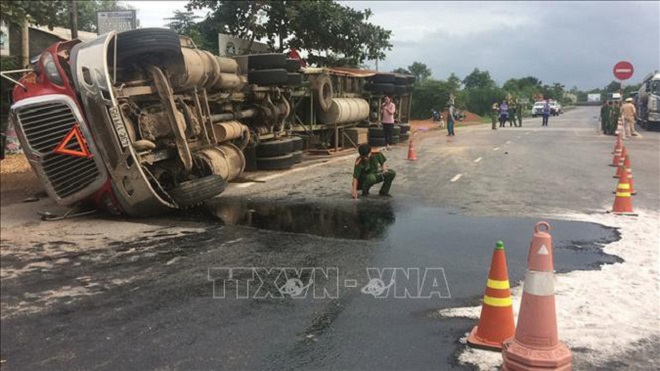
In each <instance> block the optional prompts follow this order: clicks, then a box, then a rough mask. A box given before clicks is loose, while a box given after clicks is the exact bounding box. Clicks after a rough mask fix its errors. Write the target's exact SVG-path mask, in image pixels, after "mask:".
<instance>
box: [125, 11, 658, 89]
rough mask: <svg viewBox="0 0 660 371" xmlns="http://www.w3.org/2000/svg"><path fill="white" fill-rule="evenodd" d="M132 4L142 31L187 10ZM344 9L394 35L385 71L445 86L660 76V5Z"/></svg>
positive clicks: (582, 83)
mask: <svg viewBox="0 0 660 371" xmlns="http://www.w3.org/2000/svg"><path fill="white" fill-rule="evenodd" d="M124 2H125V3H127V4H130V5H132V6H133V7H135V8H136V9H138V18H139V19H140V23H141V25H142V27H162V26H164V24H166V23H167V21H165V20H164V19H163V18H167V17H171V15H172V13H173V12H174V10H177V9H180V10H184V7H185V4H187V1H124ZM344 3H345V4H346V5H349V6H351V7H353V8H355V9H366V8H371V10H372V11H373V13H374V15H373V17H372V18H371V21H372V22H373V23H375V24H378V25H380V26H382V27H384V28H386V29H389V30H392V38H391V42H392V44H393V48H392V50H391V51H389V52H388V53H387V58H386V59H385V61H380V62H379V66H378V67H379V70H381V71H389V70H393V69H395V68H397V67H406V66H409V65H410V64H412V62H414V61H419V62H423V63H426V65H427V66H429V68H431V70H432V71H433V76H434V77H436V78H439V79H446V78H447V77H448V76H449V74H450V73H452V72H454V73H456V74H457V75H458V76H459V77H460V78H463V77H465V76H466V75H467V74H469V73H470V72H471V71H472V70H473V69H474V68H475V67H477V68H479V69H481V70H488V71H489V72H490V74H491V76H492V77H493V78H494V79H495V80H496V81H497V82H498V83H500V84H502V83H504V82H505V81H506V80H507V79H509V78H512V77H514V78H519V77H524V76H529V75H531V76H535V77H537V78H539V79H541V80H542V81H543V82H544V83H547V84H551V83H554V82H560V83H562V84H564V85H566V87H567V88H568V89H570V88H571V87H572V86H574V85H575V86H577V87H578V88H580V89H588V88H594V87H603V86H605V85H607V84H608V83H609V82H610V81H612V80H614V76H613V75H612V68H613V67H614V64H615V63H616V62H618V61H620V60H628V61H630V62H631V63H632V64H633V66H634V67H635V75H634V76H633V78H632V79H631V80H628V82H629V83H638V82H639V81H641V79H642V78H643V77H644V76H645V75H646V74H648V73H649V72H651V71H652V70H654V69H660V1H647V2H630V1H625V2H616V1H602V2H595V1H590V2H563V1H562V2H442V1H428V2H423V1H414V2H405V1H345V2H344ZM198 14H200V15H203V14H205V12H203V11H201V12H198ZM372 66H373V64H372Z"/></svg>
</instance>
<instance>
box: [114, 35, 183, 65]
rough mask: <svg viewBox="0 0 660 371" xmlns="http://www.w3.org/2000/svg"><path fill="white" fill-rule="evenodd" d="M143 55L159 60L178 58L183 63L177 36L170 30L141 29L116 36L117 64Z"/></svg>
mask: <svg viewBox="0 0 660 371" xmlns="http://www.w3.org/2000/svg"><path fill="white" fill-rule="evenodd" d="M145 54H149V55H158V57H159V58H161V60H168V59H172V58H179V59H180V62H181V63H183V54H182V53H181V41H179V35H178V34H177V33H176V32H174V31H172V30H170V29H166V28H141V29H137V30H130V31H124V32H120V33H119V34H117V63H121V62H123V61H125V60H127V59H130V58H135V57H137V56H141V55H145Z"/></svg>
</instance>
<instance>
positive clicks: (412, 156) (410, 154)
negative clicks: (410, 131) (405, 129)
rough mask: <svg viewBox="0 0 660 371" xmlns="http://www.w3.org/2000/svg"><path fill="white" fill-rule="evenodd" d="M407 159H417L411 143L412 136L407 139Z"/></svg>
mask: <svg viewBox="0 0 660 371" xmlns="http://www.w3.org/2000/svg"><path fill="white" fill-rule="evenodd" d="M408 160H410V161H417V154H416V153H415V146H414V145H413V139H412V138H410V140H409V141H408Z"/></svg>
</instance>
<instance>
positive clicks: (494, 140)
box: [0, 109, 658, 370]
mask: <svg viewBox="0 0 660 371" xmlns="http://www.w3.org/2000/svg"><path fill="white" fill-rule="evenodd" d="M594 112H595V111H594ZM585 113H586V114H585ZM590 113H591V111H589V109H579V110H578V111H577V112H576V111H573V112H570V113H567V114H566V115H565V116H564V117H560V118H559V119H555V120H557V121H556V122H557V123H558V128H557V129H561V128H562V126H561V124H562V122H563V125H565V126H564V128H566V127H570V128H573V127H576V129H575V130H573V129H569V130H554V131H553V130H548V131H546V132H544V133H543V134H541V135H543V137H541V135H539V134H538V133H537V132H536V131H535V130H531V129H530V132H531V133H533V134H529V135H525V134H524V131H523V132H519V133H516V132H513V129H511V131H507V130H503V131H501V132H499V131H498V132H497V134H494V135H493V134H491V133H490V132H486V131H485V130H482V129H477V130H475V131H474V133H470V132H468V131H466V132H465V133H464V136H463V137H461V136H460V135H461V134H462V132H461V131H460V130H459V131H458V134H459V136H458V138H459V139H457V140H456V141H454V142H453V143H446V142H445V139H444V138H435V139H434V138H429V139H425V141H426V143H427V145H421V146H420V149H419V152H418V155H419V156H420V159H422V160H420V161H418V162H417V163H414V164H410V165H411V166H410V167H409V168H405V169H404V168H402V167H403V166H405V165H407V164H406V163H405V162H401V161H400V160H397V159H396V158H395V156H396V154H395V152H394V151H393V152H392V154H391V155H389V154H388V157H390V159H391V162H392V163H393V164H396V165H398V168H397V170H398V172H399V174H400V176H399V178H398V180H397V182H395V186H396V187H398V188H395V190H396V191H398V192H399V195H397V198H395V199H394V200H381V199H379V198H377V197H376V198H369V199H363V200H359V201H358V202H353V201H350V200H346V199H345V197H344V196H345V194H346V188H347V187H346V186H345V185H344V184H342V183H341V182H334V183H333V182H327V183H323V184H322V185H318V184H319V183H316V184H314V185H310V183H309V182H308V181H307V179H308V177H311V176H314V174H312V172H304V173H299V174H298V175H297V178H296V179H297V182H296V184H295V185H293V186H289V187H287V189H286V190H282V189H281V188H280V189H278V190H274V191H266V190H263V189H265V188H268V187H273V186H274V185H277V184H279V183H278V182H289V183H290V181H291V179H290V178H289V179H288V180H286V181H285V180H284V179H280V180H274V181H273V182H270V184H263V185H262V184H257V185H255V186H254V188H245V189H243V191H244V192H246V193H247V192H249V193H250V195H251V196H250V197H249V198H248V197H245V196H242V195H241V194H240V191H239V190H236V189H234V190H230V192H228V194H227V195H226V197H225V198H224V199H222V200H220V201H219V204H213V205H210V206H209V207H208V210H193V211H191V212H189V213H187V214H185V215H180V216H176V217H174V216H173V217H172V218H170V219H169V220H167V221H163V220H162V219H159V220H153V221H151V222H149V223H151V224H153V228H152V229H150V230H148V231H145V233H143V235H142V236H133V237H132V238H129V239H125V240H112V239H107V238H104V239H99V240H98V245H97V246H96V248H94V249H90V250H80V251H78V250H76V249H75V243H74V242H70V241H59V242H57V241H51V242H50V244H49V245H48V246H44V245H43V244H41V245H40V244H33V245H26V246H20V248H21V249H22V250H24V251H25V252H34V253H37V254H38V253H39V252H40V251H45V250H48V251H62V252H61V253H58V254H57V255H56V256H48V255H46V256H43V255H42V256H39V257H36V258H35V257H32V258H24V257H22V256H19V255H16V256H12V255H9V256H5V257H3V259H2V262H1V267H2V269H3V270H9V269H18V268H21V267H24V266H25V265H26V264H28V263H38V262H40V261H48V260H54V259H55V258H57V259H64V260H61V261H62V263H61V264H55V265H51V266H48V267H47V268H43V269H37V270H29V271H27V272H24V273H22V274H20V275H18V276H17V277H15V278H10V279H3V281H2V304H3V312H5V313H3V317H2V321H1V322H0V326H1V328H0V330H1V333H0V340H1V342H2V344H1V347H0V353H1V358H2V359H3V360H5V361H6V362H4V363H2V364H1V365H0V367H2V369H3V370H4V369H26V370H27V369H30V370H33V369H49V370H50V369H92V368H95V369H209V368H214V369H216V368H217V369H301V368H311V369H438V368H439V369H446V368H451V367H456V368H461V367H463V366H459V365H456V364H455V358H454V354H456V352H458V351H459V350H460V349H461V348H462V347H463V345H461V344H459V343H458V342H457V340H458V338H459V337H460V336H461V335H462V334H463V333H465V332H467V331H469V330H470V329H471V327H472V326H473V325H474V324H475V323H474V322H473V321H472V320H466V319H442V318H440V317H439V316H438V315H437V313H436V312H437V310H439V309H442V308H448V307H459V306H465V305H477V304H478V303H479V300H480V298H481V296H482V295H483V290H484V285H485V281H486V278H487V273H488V266H489V264H490V257H491V254H492V248H493V245H494V243H495V241H497V240H504V242H505V243H506V247H507V250H506V252H507V258H508V264H509V274H510V280H511V281H512V284H513V285H515V284H516V283H517V282H518V281H520V280H521V279H522V278H523V275H524V272H525V267H526V266H525V262H526V257H527V248H528V246H529V241H530V238H531V236H532V230H533V226H534V223H536V222H537V221H538V220H539V218H538V215H547V214H552V213H553V212H556V211H557V210H564V211H571V210H572V211H575V212H590V211H593V210H595V209H598V208H600V205H601V204H603V205H604V204H607V203H610V202H611V201H607V200H608V199H609V200H611V188H612V187H611V184H610V183H611V181H610V179H609V178H605V180H604V181H599V182H595V183H594V182H593V180H595V179H603V176H602V175H601V173H603V174H604V173H605V172H609V171H610V169H612V168H608V167H605V170H603V169H601V168H597V167H596V163H598V162H600V161H601V160H600V158H599V157H598V156H600V155H598V156H597V155H596V154H583V153H582V152H581V151H586V150H587V149H589V153H592V152H597V151H598V150H601V149H605V148H609V147H611V146H610V145H609V144H606V143H611V140H610V138H609V137H607V138H602V137H595V138H594V137H593V136H589V135H588V134H587V131H586V130H585V128H588V127H589V126H588V125H590V124H589V122H587V120H582V121H580V120H581V119H580V117H587V116H589V115H590ZM562 120H564V121H562ZM523 129H525V128H523ZM551 129H553V121H551ZM594 131H595V129H594ZM582 134H584V137H581V136H582ZM654 134H655V133H651V135H654ZM517 136H521V138H520V139H517ZM523 137H524V138H525V139H522V138H523ZM528 138H529V139H528ZM651 138H653V137H651ZM656 138H657V137H656ZM645 139H647V140H648V138H647V137H645ZM507 140H508V141H510V142H511V143H509V144H506V141H507ZM580 142H582V144H580ZM430 143H433V144H438V146H437V147H435V146H433V145H430ZM451 146H454V147H451ZM506 146H510V147H511V148H512V149H509V148H507V147H506ZM643 146H648V148H649V149H648V150H653V149H654V148H655V147H654V146H657V142H653V141H652V140H650V141H649V142H648V143H647V142H642V144H640V145H639V147H638V148H637V150H638V151H639V152H642V151H644V150H646V149H643ZM496 147H501V149H499V150H493V148H496ZM568 148H570V150H569V149H568ZM640 148H641V149H640ZM395 151H396V150H395ZM500 151H501V152H500ZM545 151H552V152H554V153H555V154H556V156H548V155H547V153H546V152H545ZM504 152H509V154H511V155H514V154H515V155H516V156H519V157H515V158H516V160H502V158H504V156H509V154H504ZM538 152H541V153H540V154H539V153H538ZM585 153H586V152H585ZM447 154H450V156H447ZM535 154H538V155H539V156H540V158H536V157H535V156H536V155H535ZM422 156H423V157H422ZM496 156H502V157H496ZM562 156H563V157H566V158H570V157H573V158H579V161H578V163H577V164H576V163H575V162H570V161H560V160H561V159H560V160H558V159H557V158H561V157H562ZM580 156H581V157H580ZM609 156H610V155H609V153H607V155H606V156H605V157H609ZM478 157H482V160H481V161H480V162H477V163H475V162H474V160H475V159H476V158H478ZM656 157H657V152H656ZM424 159H426V160H424ZM493 159H500V161H504V162H500V163H499V164H500V165H499V166H495V165H493V164H497V162H490V163H488V161H493ZM348 161H349V162H350V161H351V159H348ZM654 161H657V158H656V159H653V158H649V157H645V158H644V159H643V160H640V162H641V163H642V165H640V167H642V168H643V166H648V167H650V168H651V170H653V169H652V167H653V166H655V165H656V163H654ZM482 162H483V163H487V164H488V165H487V166H482V167H476V166H473V165H475V164H479V163H482ZM606 162H607V161H606ZM541 163H545V164H546V168H545V169H546V170H547V173H548V176H547V177H546V176H545V175H539V174H537V171H540V170H539V166H540V164H541ZM342 166H343V165H342V163H341V162H339V163H337V165H336V166H335V167H332V166H327V167H326V168H325V169H323V171H325V172H326V175H327V174H330V175H334V174H344V173H345V172H346V170H345V169H344V168H343V167H342ZM433 167H435V168H436V169H439V170H438V171H435V172H431V171H429V169H430V168H433ZM558 168H565V169H566V171H567V172H566V174H568V176H565V175H562V174H563V173H560V172H558V171H557V170H558ZM585 168H586V169H587V170H585ZM466 169H467V170H466ZM580 169H582V170H580ZM468 170H469V171H468ZM656 170H657V169H656ZM319 173H321V174H323V172H322V171H321V170H318V171H317V173H316V176H319ZM456 174H463V175H462V176H461V177H460V179H458V180H457V181H455V182H451V181H450V179H452V178H453V177H455V175H456ZM496 174H499V177H500V178H501V179H505V180H504V181H501V182H500V183H496V179H497V176H496ZM349 176H350V175H349ZM424 177H425V178H424ZM576 177H577V178H579V179H575V178H576ZM639 178H640V179H641V180H639V181H638V184H639V186H638V188H639V189H640V196H638V197H639V198H638V199H639V203H640V204H644V205H646V206H647V207H654V205H657V202H658V201H657V197H658V196H657V193H656V194H655V195H654V194H652V192H649V191H653V189H654V187H656V185H657V180H655V182H656V183H654V180H652V179H651V178H652V171H649V172H646V173H644V174H641V175H640V176H639ZM647 178H648V180H646V179H647ZM544 179H545V181H544V182H542V181H541V180H544ZM636 179H637V178H636ZM415 180H417V181H415ZM563 182H565V183H568V185H569V187H566V186H565V185H561V183H563ZM584 184H586V185H584ZM551 186H559V187H560V188H558V190H557V192H549V191H547V188H548V187H551ZM305 187H308V188H305ZM310 187H313V189H314V192H305V189H307V190H308V191H309V190H310ZM512 189H513V190H514V192H511V191H510V190H512ZM604 190H607V192H605V191H604ZM642 190H645V192H642ZM646 190H648V191H646ZM573 191H574V192H573ZM516 193H517V197H513V194H516ZM600 193H608V194H604V195H602V194H600ZM287 194H289V197H287ZM534 194H536V196H535V197H534V196H533V195H534ZM308 195H309V196H308ZM284 200H286V202H284ZM594 203H595V206H594ZM549 221H550V223H551V224H552V226H553V237H554V243H555V249H556V254H555V266H556V268H557V270H558V271H570V270H574V269H598V266H599V264H607V263H612V262H616V261H619V259H618V258H617V257H614V256H608V255H604V254H602V252H601V247H602V245H603V244H605V243H608V242H610V241H614V240H616V239H618V238H619V236H618V233H617V232H616V230H613V229H610V228H604V227H602V226H599V225H596V224H591V223H580V222H566V221H554V220H549ZM108 224H109V225H112V221H111V220H109V221H108ZM177 224H180V225H184V226H190V227H189V228H186V227H183V229H182V230H180V231H179V232H177V233H172V232H171V229H172V226H173V225H177ZM109 235H111V233H110V234H109ZM2 244H3V248H5V247H7V246H10V245H12V241H10V240H4V239H3V242H2ZM71 245H74V246H71ZM72 247H74V248H72ZM58 261H59V260H58ZM229 267H236V268H238V267H243V268H250V267H262V268H266V269H272V270H271V271H270V272H267V271H265V270H257V271H256V278H255V275H254V274H253V273H252V271H250V270H236V271H235V272H234V273H235V275H234V277H233V278H235V280H223V279H226V278H228V276H227V270H223V268H229ZM280 267H281V268H285V267H286V268H296V269H298V271H296V272H293V271H291V270H287V271H284V273H283V274H287V275H286V276H283V275H278V274H279V273H280V272H282V271H280V270H278V269H277V268H280ZM310 267H317V268H320V270H318V271H315V270H309V269H308V270H305V269H302V268H310ZM369 268H375V269H380V271H378V272H379V273H382V276H380V278H382V280H383V282H384V283H385V284H390V283H392V279H391V278H392V275H394V284H393V286H391V287H390V289H389V290H385V291H384V292H383V293H382V294H381V295H380V297H378V298H377V297H374V296H373V295H371V294H369V293H363V292H362V291H367V290H364V287H365V286H367V284H368V283H369V282H370V280H371V279H372V278H374V277H375V276H374V275H373V274H374V272H377V271H374V270H368V269H369ZM386 268H419V269H420V270H417V271H415V270H409V271H407V272H408V273H409V274H412V275H411V276H408V277H405V276H402V275H401V274H400V272H399V271H393V270H387V269H386ZM312 272H313V273H312ZM370 272H371V273H372V275H371V276H370V275H369V273H370ZM410 272H418V273H421V275H420V277H421V278H420V279H419V280H416V279H415V278H416V276H415V274H416V273H410ZM423 272H427V274H428V276H427V277H434V278H436V280H430V279H429V280H426V279H424V275H423ZM438 272H442V273H441V274H440V273H438ZM321 273H325V274H326V275H325V276H324V275H323V274H321ZM292 277H294V278H298V279H300V283H302V285H303V286H306V285H308V284H310V286H309V287H308V288H307V290H306V291H303V293H304V294H302V295H301V296H302V298H295V299H294V298H291V297H289V296H287V295H282V294H280V292H279V290H278V288H281V287H282V285H283V284H285V283H286V282H287V279H288V278H292ZM411 277H412V278H411ZM250 278H252V282H249V283H248V282H247V281H246V279H250ZM312 281H313V282H312ZM223 283H224V285H223ZM445 283H446V284H445ZM248 285H249V288H250V290H251V291H250V292H251V293H252V294H253V295H252V298H251V299H239V298H237V295H238V294H241V293H244V292H245V289H246V288H247V287H248ZM78 286H83V287H85V289H86V290H85V294H84V295H75V293H72V292H70V291H71V290H69V292H68V294H67V291H66V290H63V288H67V287H71V288H75V287H78ZM223 287H224V291H223V290H222V288H223ZM370 287H371V288H372V289H373V286H370ZM214 289H215V291H214ZM323 290H325V291H323ZM406 290H408V292H409V293H411V294H412V295H417V296H423V295H427V294H431V293H435V294H431V298H416V299H415V298H406V299H401V298H397V297H396V296H397V295H399V296H400V295H402V294H405V292H406ZM44 292H51V293H53V292H54V293H57V294H56V295H55V294H51V295H50V296H51V297H50V298H49V300H48V301H47V303H48V305H44V304H43V303H44V302H43V300H42V299H43V298H42V297H41V296H40V295H37V293H44ZM62 292H64V293H62ZM222 292H224V298H214V293H215V295H216V296H219V293H222ZM371 292H372V293H373V292H374V291H371ZM266 293H269V294H270V295H271V296H272V297H268V296H267V297H265V298H262V297H261V296H263V295H267V294H266ZM324 293H325V294H327V295H326V297H325V298H314V295H315V294H320V295H322V294H324ZM254 296H260V297H259V298H254ZM328 296H329V297H328ZM16 308H30V309H34V310H32V311H31V310H28V311H23V312H22V311H19V310H16ZM35 308H36V309H35ZM5 309H10V310H9V311H7V310H5ZM574 356H575V357H579V354H577V353H576V354H575V355H574Z"/></svg>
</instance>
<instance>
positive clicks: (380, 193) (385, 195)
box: [378, 192, 392, 197]
mask: <svg viewBox="0 0 660 371" xmlns="http://www.w3.org/2000/svg"><path fill="white" fill-rule="evenodd" d="M378 195H379V196H381V197H392V195H391V194H389V193H383V192H378Z"/></svg>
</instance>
